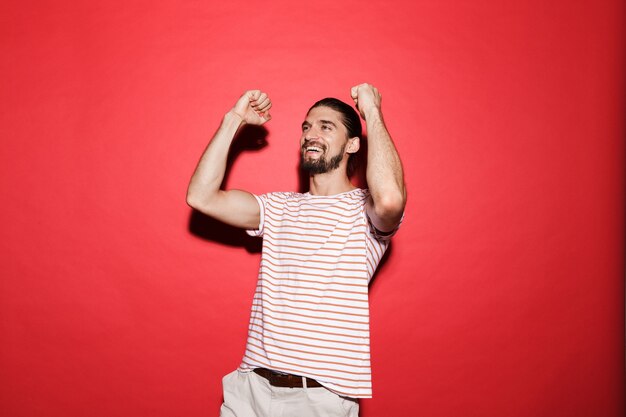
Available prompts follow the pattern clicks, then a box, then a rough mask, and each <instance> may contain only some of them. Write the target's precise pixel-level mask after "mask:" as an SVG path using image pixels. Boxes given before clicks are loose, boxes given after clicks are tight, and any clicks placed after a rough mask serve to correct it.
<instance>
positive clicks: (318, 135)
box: [300, 106, 358, 174]
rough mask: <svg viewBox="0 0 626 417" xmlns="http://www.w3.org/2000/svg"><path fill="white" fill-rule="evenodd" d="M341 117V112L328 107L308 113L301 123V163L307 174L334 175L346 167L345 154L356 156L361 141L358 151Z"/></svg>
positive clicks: (314, 109)
mask: <svg viewBox="0 0 626 417" xmlns="http://www.w3.org/2000/svg"><path fill="white" fill-rule="evenodd" d="M341 116H342V115H341V113H339V112H338V111H336V110H333V109H331V108H330V107H325V106H319V107H314V108H312V109H311V110H310V111H309V113H308V114H307V116H306V119H305V120H304V122H303V123H302V137H301V138H300V162H301V166H302V168H303V169H304V170H306V171H308V172H309V173H311V174H324V173H327V172H330V171H333V170H335V169H337V168H339V167H340V166H344V165H347V158H345V156H346V154H349V153H353V152H356V150H357V149H358V139H356V140H357V145H356V147H355V145H354V139H355V138H348V130H347V129H346V127H345V126H344V124H343V122H342V118H341ZM355 148H356V149H355ZM344 170H345V167H344Z"/></svg>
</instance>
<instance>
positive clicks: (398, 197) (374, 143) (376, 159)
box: [365, 109, 406, 227]
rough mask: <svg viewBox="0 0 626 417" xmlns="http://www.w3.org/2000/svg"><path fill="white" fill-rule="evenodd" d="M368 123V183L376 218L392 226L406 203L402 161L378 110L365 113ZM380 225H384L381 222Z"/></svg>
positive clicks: (398, 218)
mask: <svg viewBox="0 0 626 417" xmlns="http://www.w3.org/2000/svg"><path fill="white" fill-rule="evenodd" d="M365 123H366V126H367V138H368V140H367V146H368V150H367V171H366V176H367V184H368V187H369V190H370V194H371V196H372V203H373V206H374V210H375V212H376V214H377V217H378V218H381V219H385V220H386V221H385V223H388V225H390V226H392V225H394V223H396V224H397V222H398V221H399V220H400V217H401V216H402V212H403V211H404V205H405V203H406V189H405V186H404V173H403V170H402V162H401V161H400V156H399V155H398V151H397V150H396V147H395V145H394V144H393V140H392V139H391V136H390V135H389V132H388V131H387V128H386V126H385V122H384V120H383V117H382V113H381V112H380V110H379V109H376V110H372V111H370V113H369V114H367V115H365ZM382 226H383V227H385V226H387V225H382Z"/></svg>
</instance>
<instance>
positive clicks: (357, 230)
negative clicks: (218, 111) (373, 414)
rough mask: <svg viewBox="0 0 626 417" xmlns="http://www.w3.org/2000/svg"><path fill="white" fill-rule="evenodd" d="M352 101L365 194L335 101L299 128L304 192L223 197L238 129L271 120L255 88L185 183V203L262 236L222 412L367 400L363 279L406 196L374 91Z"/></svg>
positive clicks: (323, 407) (334, 412) (351, 138)
mask: <svg viewBox="0 0 626 417" xmlns="http://www.w3.org/2000/svg"><path fill="white" fill-rule="evenodd" d="M351 96H352V98H353V99H354V103H355V105H356V106H357V109H358V111H359V112H360V114H361V117H362V118H363V119H364V120H365V123H366V126H367V134H368V152H367V158H368V163H367V171H366V176H367V183H368V186H369V190H362V189H359V188H356V187H354V186H353V185H352V183H351V182H350V177H349V175H348V168H349V167H348V165H349V159H350V158H351V157H352V156H353V155H354V154H355V153H356V152H357V151H358V150H359V145H360V142H359V141H360V136H361V122H360V119H359V116H358V114H357V113H356V111H355V110H354V109H353V108H352V107H351V106H349V105H348V104H346V103H343V102H341V101H339V100H337V99H332V98H328V99H323V100H320V101H318V102H317V103H315V104H314V105H313V106H312V107H311V108H310V109H309V111H308V113H307V115H306V118H305V120H304V122H303V123H302V136H301V138H300V148H301V167H302V168H303V169H304V170H307V171H308V173H309V191H308V192H307V193H304V194H302V193H292V192H279V193H269V194H264V195H261V196H256V195H253V194H250V193H248V192H245V191H241V190H228V191H224V190H220V184H221V183H222V180H223V177H224V171H225V169H226V160H227V155H228V151H229V148H230V145H231V142H232V140H233V138H234V137H235V134H236V132H237V130H238V129H239V128H240V127H241V126H242V125H244V124H251V125H262V124H264V123H266V122H267V121H269V120H270V119H271V116H270V113H269V110H270V108H271V107H272V103H271V101H270V99H269V97H268V96H267V94H265V93H264V92H261V91H259V90H251V91H247V92H246V93H245V94H244V95H243V96H241V98H240V99H239V100H238V101H237V103H236V104H235V106H234V108H233V109H232V110H230V111H229V112H228V113H226V115H225V116H224V119H223V120H222V124H221V126H220V127H219V129H218V130H217V132H216V133H215V136H214V137H213V139H212V140H211V142H210V144H209V146H208V147H207V149H206V151H205V152H204V154H203V155H202V158H201V159H200V162H199V164H198V166H197V168H196V171H195V173H194V174H193V176H192V178H191V182H190V184H189V190H188V194H187V203H188V204H189V205H190V206H191V207H193V208H195V209H197V210H199V211H201V212H203V213H205V214H207V215H209V216H211V217H214V218H216V219H218V220H220V221H222V222H224V223H228V224H230V225H233V226H237V227H241V228H244V229H247V231H248V233H249V234H251V235H254V236H263V252H262V259H261V266H260V271H259V281H258V284H257V290H256V293H255V296H254V300H253V305H252V314H251V317H250V325H249V331H248V341H247V345H246V351H245V354H244V358H243V361H242V363H241V365H240V366H239V368H238V369H237V370H236V371H234V372H232V373H230V374H229V375H227V376H226V377H224V379H223V388H224V404H223V405H222V408H221V413H220V415H221V416H223V417H232V416H236V417H252V416H264V417H265V416H267V417H269V416H272V417H274V416H295V417H305V416H346V415H349V416H357V415H358V408H359V406H358V398H369V397H371V395H372V389H371V370H370V352H369V310H368V298H367V293H368V283H369V280H370V279H371V277H372V275H373V274H374V271H375V269H376V267H377V265H378V263H379V261H380V259H381V258H382V256H383V254H384V252H385V250H386V249H387V246H388V243H389V239H390V237H391V236H392V235H393V234H394V233H395V231H396V229H397V228H398V225H399V224H400V221H401V219H402V216H403V213H404V206H405V202H406V190H405V186H404V179H403V171H402V164H401V162H400V158H399V156H398V153H397V151H396V148H395V146H394V144H393V141H392V140H391V137H390V135H389V133H388V132H387V129H386V127H385V124H384V121H383V118H382V112H381V96H380V94H379V92H378V90H377V89H376V88H375V87H373V86H371V85H369V84H361V85H358V86H355V87H353V88H352V89H351Z"/></svg>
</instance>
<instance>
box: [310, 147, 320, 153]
mask: <svg viewBox="0 0 626 417" xmlns="http://www.w3.org/2000/svg"><path fill="white" fill-rule="evenodd" d="M306 150H307V152H308V151H313V152H320V151H321V149H320V148H316V147H315V146H309V147H308V148H306Z"/></svg>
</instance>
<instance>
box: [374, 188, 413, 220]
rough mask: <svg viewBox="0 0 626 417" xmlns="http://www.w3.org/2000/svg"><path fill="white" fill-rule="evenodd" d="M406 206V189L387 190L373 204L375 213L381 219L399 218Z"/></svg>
mask: <svg viewBox="0 0 626 417" xmlns="http://www.w3.org/2000/svg"><path fill="white" fill-rule="evenodd" d="M405 206H406V190H405V189H404V187H403V188H402V190H398V191H397V192H388V193H385V194H384V195H382V196H381V197H380V198H379V201H378V202H377V204H375V211H376V215H377V216H378V217H379V218H382V219H400V218H401V217H402V213H404V207H405Z"/></svg>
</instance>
